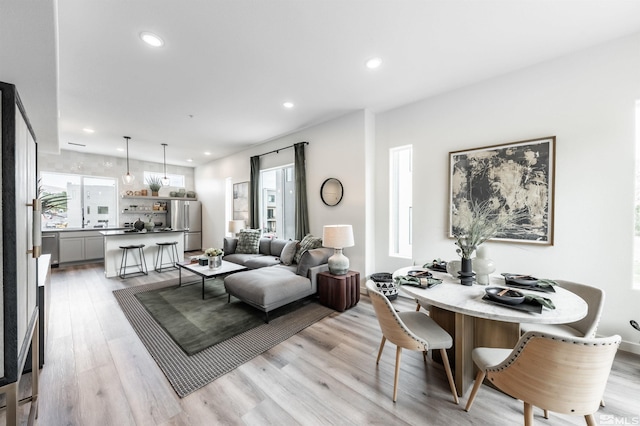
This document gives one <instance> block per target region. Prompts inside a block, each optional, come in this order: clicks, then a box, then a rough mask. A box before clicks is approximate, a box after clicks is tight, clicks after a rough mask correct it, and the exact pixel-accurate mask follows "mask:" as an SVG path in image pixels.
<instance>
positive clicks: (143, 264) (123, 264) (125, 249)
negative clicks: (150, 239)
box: [118, 244, 147, 278]
mask: <svg viewBox="0 0 640 426" xmlns="http://www.w3.org/2000/svg"><path fill="white" fill-rule="evenodd" d="M120 248H121V249H122V260H121V261H120V274H119V275H118V276H119V277H120V278H125V277H127V276H132V275H147V261H146V259H145V258H144V252H143V251H142V249H143V248H144V244H132V245H128V246H120ZM129 250H138V261H139V262H138V263H136V264H135V265H128V264H127V259H128V255H129ZM131 256H132V257H133V258H134V259H135V251H134V253H132V254H131ZM134 266H137V267H138V270H137V271H135V272H126V271H127V268H132V267H134Z"/></svg>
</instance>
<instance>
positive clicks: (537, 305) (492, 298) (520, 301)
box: [482, 287, 556, 314]
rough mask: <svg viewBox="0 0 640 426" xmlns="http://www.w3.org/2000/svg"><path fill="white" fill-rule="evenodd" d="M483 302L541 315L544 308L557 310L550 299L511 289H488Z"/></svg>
mask: <svg viewBox="0 0 640 426" xmlns="http://www.w3.org/2000/svg"><path fill="white" fill-rule="evenodd" d="M482 300H486V301H489V302H491V303H495V304H498V305H502V306H505V307H507V308H511V309H517V310H519V311H525V312H532V313H537V314H541V313H542V309H543V308H547V309H555V308H556V307H555V305H554V304H553V301H552V300H551V299H549V298H546V297H543V296H539V295H535V294H527V293H523V292H521V291H518V290H514V289H512V288H510V287H487V288H486V289H485V294H484V296H482Z"/></svg>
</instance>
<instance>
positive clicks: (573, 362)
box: [465, 331, 620, 426]
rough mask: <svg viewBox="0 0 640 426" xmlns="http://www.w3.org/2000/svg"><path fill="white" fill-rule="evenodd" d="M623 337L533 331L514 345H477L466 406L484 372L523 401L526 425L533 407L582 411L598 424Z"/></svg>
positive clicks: (467, 409) (475, 391)
mask: <svg viewBox="0 0 640 426" xmlns="http://www.w3.org/2000/svg"><path fill="white" fill-rule="evenodd" d="M619 345H620V336H618V335H614V336H611V337H602V338H580V337H566V336H561V335H553V334H549V333H540V332H537V331H531V332H528V333H526V334H525V335H523V336H522V337H520V340H519V341H518V344H517V345H516V346H515V349H498V348H475V349H474V350H473V361H474V362H475V364H476V365H477V366H478V369H479V371H478V374H477V376H476V380H475V383H474V385H473V389H472V390H471V394H470V395H469V400H468V401H467V405H466V407H465V410H466V411H469V410H470V409H471V405H472V404H473V401H474V399H475V397H476V394H477V393H478V389H479V388H480V385H482V382H483V380H484V378H485V377H486V378H487V379H488V380H489V381H490V382H491V383H492V384H493V385H494V386H496V387H497V388H498V389H500V390H501V391H503V392H504V393H506V394H507V395H510V396H512V397H514V398H517V399H520V400H522V401H523V402H524V424H525V426H530V425H533V407H534V406H536V407H540V408H543V409H544V410H545V411H546V410H549V411H554V412H557V413H563V414H572V415H582V416H584V418H585V420H586V422H587V425H589V426H595V424H596V423H595V419H594V417H593V414H594V413H595V412H596V411H597V410H598V408H599V406H600V401H601V399H602V396H603V394H604V389H605V386H606V384H607V379H608V378H609V373H610V372H611V365H612V364H613V359H614V357H615V354H616V351H617V350H618V346H619Z"/></svg>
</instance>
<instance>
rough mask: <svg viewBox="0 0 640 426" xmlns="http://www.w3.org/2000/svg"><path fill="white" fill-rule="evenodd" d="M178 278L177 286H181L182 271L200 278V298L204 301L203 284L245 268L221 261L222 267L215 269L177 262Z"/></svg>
mask: <svg viewBox="0 0 640 426" xmlns="http://www.w3.org/2000/svg"><path fill="white" fill-rule="evenodd" d="M176 265H178V271H179V274H180V275H179V278H178V284H179V285H182V270H183V269H184V270H187V271H189V272H191V273H194V274H196V275H198V276H200V277H202V298H203V299H204V282H205V280H209V279H212V278H216V277H219V276H220V275H227V274H232V273H234V272H240V271H244V270H246V269H247V267H246V266H242V265H238V264H237V263H233V262H227V261H226V260H223V261H222V266H220V267H219V268H216V269H212V268H209V265H204V266H201V265H200V264H199V263H184V262H178V263H176ZM189 284H193V283H189Z"/></svg>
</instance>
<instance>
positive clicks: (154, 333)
mask: <svg viewBox="0 0 640 426" xmlns="http://www.w3.org/2000/svg"><path fill="white" fill-rule="evenodd" d="M220 285H221V284H219V283H215V282H207V295H211V296H212V298H215V296H214V294H217V291H216V290H215V289H216V287H220ZM176 286H177V280H175V279H174V280H169V281H164V282H160V283H154V284H147V285H143V286H137V287H132V288H126V289H121V290H115V291H114V292H113V294H114V296H115V298H116V300H117V301H118V303H119V304H120V307H121V308H122V311H123V312H124V314H125V316H126V318H127V319H128V320H129V322H130V323H131V326H132V327H133V329H134V330H135V331H136V333H137V334H138V336H139V337H140V340H141V341H142V343H143V344H144V345H145V347H146V348H147V350H148V351H149V353H150V354H151V356H152V357H153V359H154V360H155V361H156V363H157V364H158V366H159V367H160V369H161V370H162V371H163V373H164V375H165V376H166V377H167V379H168V380H169V382H170V383H171V386H173V388H174V390H175V391H176V393H177V394H178V396H180V397H181V398H182V397H185V396H186V395H188V394H190V393H191V392H193V391H196V390H198V389H199V388H201V387H202V386H205V385H206V384H208V383H210V382H212V381H213V380H215V379H217V378H218V377H220V376H222V375H224V374H226V373H228V372H229V371H231V370H233V369H235V368H237V367H238V366H240V365H242V364H243V363H245V362H247V361H249V360H250V359H252V358H254V357H256V356H258V355H260V354H261V353H263V352H265V351H267V350H269V349H270V348H272V347H274V346H275V345H277V344H278V343H280V342H283V341H284V340H286V339H288V338H289V337H291V336H293V335H295V334H296V333H298V332H299V331H301V330H303V329H305V328H306V327H308V326H310V325H311V324H313V323H315V322H317V321H319V320H320V319H322V318H324V317H325V316H327V315H329V314H330V313H332V312H334V311H333V310H332V309H330V308H327V307H325V306H322V305H320V304H319V303H316V302H315V301H311V302H309V303H306V304H303V305H302V306H299V307H297V309H293V310H292V311H290V312H289V311H286V310H285V311H283V312H282V313H281V315H280V316H279V317H277V318H273V319H270V321H269V323H268V324H266V323H264V320H263V316H262V315H261V314H260V311H257V310H256V311H255V312H249V313H250V314H251V315H253V316H254V318H255V316H256V315H257V319H258V320H259V321H258V322H257V323H256V325H255V326H254V327H253V328H250V329H248V330H246V331H238V330H239V328H238V327H230V329H235V331H233V332H231V334H232V336H231V337H228V338H226V340H222V341H220V342H218V343H214V344H212V345H211V346H208V347H206V348H205V349H202V350H199V351H197V352H196V353H194V354H193V355H188V354H187V353H185V351H183V350H182V349H181V347H180V345H178V343H176V341H175V340H174V339H173V338H172V337H171V335H169V333H168V332H167V331H166V330H165V329H164V328H163V326H161V325H160V324H159V323H158V322H157V321H156V320H155V319H154V318H153V316H152V314H151V313H150V311H149V310H147V309H146V308H145V307H144V305H143V304H142V303H141V302H140V300H139V297H140V298H142V299H144V298H145V295H143V293H146V292H150V291H151V292H152V291H155V290H161V289H162V290H167V291H170V290H171V289H175V288H176ZM182 288H183V289H188V288H191V290H192V291H193V293H194V295H195V296H194V299H193V302H194V303H201V302H202V299H201V293H200V289H201V286H200V285H199V284H197V285H191V286H185V287H182ZM210 290H211V292H210ZM222 291H224V290H222ZM160 293H163V292H162V291H160ZM181 297H182V296H181ZM185 297H186V296H185ZM223 297H224V300H225V302H226V296H223ZM160 298H162V297H160ZM151 299H153V298H151ZM157 299H158V297H156V301H157ZM178 299H180V297H179V298H178ZM205 302H206V298H205ZM163 303H166V302H158V303H156V308H157V307H158V306H159V305H162V304H163ZM245 308H248V307H245ZM181 309H184V308H181ZM179 310H180V309H176V311H179ZM289 310H291V307H290V308H289ZM186 311H192V310H189V309H188V310H186ZM247 311H248V310H247ZM190 315H191V318H190V319H183V320H182V321H184V322H185V323H187V322H190V323H191V324H192V325H191V327H192V329H191V330H190V331H189V332H188V333H184V335H185V336H188V338H187V340H189V341H191V342H194V341H197V340H198V339H197V338H194V336H193V333H194V329H197V328H198V325H197V324H200V325H202V324H204V323H206V314H204V315H198V314H194V313H193V312H192V313H191V314H190ZM237 318H241V316H240V315H238V316H237ZM270 318H271V315H270ZM240 321H243V322H247V321H246V319H240ZM211 322H212V323H213V324H214V325H215V321H211ZM205 328H209V329H211V328H213V327H208V326H207V327H205ZM227 328H229V327H227ZM237 332H239V334H235V335H234V333H237ZM213 340H215V339H212V341H213Z"/></svg>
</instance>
